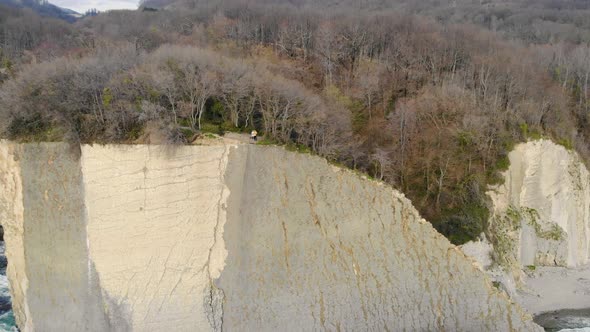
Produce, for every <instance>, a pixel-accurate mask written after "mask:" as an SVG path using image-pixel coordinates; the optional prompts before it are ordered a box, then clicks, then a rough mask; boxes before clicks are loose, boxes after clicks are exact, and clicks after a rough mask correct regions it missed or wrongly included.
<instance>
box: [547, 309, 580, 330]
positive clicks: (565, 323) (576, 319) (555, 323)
mask: <svg viewBox="0 0 590 332" xmlns="http://www.w3.org/2000/svg"><path fill="white" fill-rule="evenodd" d="M535 322H536V323H537V324H539V325H541V326H543V327H544V328H545V331H549V332H557V331H559V332H590V308H589V309H577V310H574V309H565V310H558V311H551V312H546V313H544V314H541V315H538V316H536V317H535Z"/></svg>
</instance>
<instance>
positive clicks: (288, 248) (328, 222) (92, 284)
mask: <svg viewBox="0 0 590 332" xmlns="http://www.w3.org/2000/svg"><path fill="white" fill-rule="evenodd" d="M0 222H1V223H2V225H3V226H4V229H5V239H6V254H7V257H8V264H9V265H8V277H9V280H10V282H11V292H12V295H13V305H14V311H15V316H16V319H17V323H18V325H19V327H20V328H21V330H23V331H163V330H174V331H195V330H199V331H206V330H211V331H221V330H227V331H247V330H260V331H271V330H287V331H288V330H412V331H433V330H439V331H474V330H483V331H540V330H541V328H540V327H539V326H537V325H535V324H534V323H533V322H532V320H531V317H530V316H529V315H528V314H526V313H525V312H524V311H523V310H522V309H521V308H520V307H519V306H518V305H516V304H513V303H511V301H510V300H509V299H508V298H507V296H506V295H505V294H504V293H501V292H499V291H498V290H497V289H496V288H495V287H493V286H492V284H491V283H490V281H489V280H488V279H487V277H486V276H485V275H484V273H483V272H481V271H479V270H478V269H477V268H476V267H475V265H474V263H473V261H472V260H471V259H469V258H466V257H465V256H464V255H463V253H462V252H461V251H459V250H458V249H457V248H456V247H454V246H453V245H451V244H450V243H449V242H448V241H447V240H446V239H445V238H444V237H443V236H441V235H439V234H438V233H437V232H436V231H435V230H434V229H433V228H432V227H431V226H430V224H429V223H428V222H426V221H424V220H423V219H422V218H420V216H419V215H418V213H417V211H416V210H415V209H414V208H413V206H412V205H411V203H410V202H409V201H408V200H407V199H406V198H404V197H403V195H401V194H400V193H398V192H397V191H395V190H393V189H392V188H390V187H388V186H386V185H383V184H381V183H378V182H375V181H370V180H367V179H363V178H362V177H361V176H358V175H356V174H354V173H353V172H350V171H347V170H343V169H341V168H338V167H335V166H332V165H330V164H328V163H327V162H326V161H325V160H323V159H321V158H318V157H313V156H310V155H304V154H296V153H291V152H287V151H285V150H284V149H282V148H279V147H261V146H254V145H247V144H245V145H244V144H229V143H227V142H225V143H223V142H220V144H216V145H211V146H182V147H166V146H145V145H137V146H120V145H107V146H98V145H95V146H89V145H84V146H82V147H81V154H79V153H73V152H72V150H71V149H70V148H69V147H67V146H66V145H64V144H59V143H51V144H50V143H44V144H15V143H11V142H6V141H4V142H1V143H0Z"/></svg>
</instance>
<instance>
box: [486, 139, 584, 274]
mask: <svg viewBox="0 0 590 332" xmlns="http://www.w3.org/2000/svg"><path fill="white" fill-rule="evenodd" d="M509 159H510V167H509V169H508V170H507V171H506V172H505V173H504V179H505V181H504V183H503V184H502V185H499V186H497V187H495V188H493V190H491V191H490V192H489V193H488V195H489V196H490V197H491V198H492V201H493V206H494V211H493V215H494V217H493V218H492V219H491V220H490V232H491V233H492V234H493V236H495V237H496V240H497V241H496V244H498V243H499V244H500V246H501V247H502V248H495V249H496V251H497V252H498V254H499V255H500V256H501V257H503V258H505V259H506V261H510V260H513V261H514V262H518V264H519V265H520V266H533V265H534V266H563V267H578V266H582V265H585V264H587V263H588V262H589V261H588V259H589V256H590V175H589V173H588V170H587V169H586V167H585V165H584V164H583V162H582V161H581V159H580V158H579V157H578V156H577V154H576V153H575V152H573V151H569V150H567V149H565V148H564V147H562V146H560V145H556V144H555V143H553V142H551V141H549V140H538V141H532V142H528V143H526V144H519V145H517V146H516V148H515V149H514V150H513V151H512V152H510V154H509ZM504 244H506V245H504ZM501 251H505V252H501ZM510 256H512V258H510Z"/></svg>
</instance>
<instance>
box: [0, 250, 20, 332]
mask: <svg viewBox="0 0 590 332" xmlns="http://www.w3.org/2000/svg"><path fill="white" fill-rule="evenodd" d="M8 286H9V284H8V278H7V277H6V256H5V255H4V241H0V332H14V331H18V329H17V328H16V323H15V322H14V315H13V314H12V304H11V299H10V290H9V289H8Z"/></svg>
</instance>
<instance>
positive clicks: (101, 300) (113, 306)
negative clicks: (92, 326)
mask: <svg viewBox="0 0 590 332" xmlns="http://www.w3.org/2000/svg"><path fill="white" fill-rule="evenodd" d="M89 278H90V289H91V293H94V294H92V295H91V298H92V297H94V296H96V298H98V301H96V302H94V303H96V304H98V305H99V306H100V305H101V304H102V307H100V308H92V304H90V306H91V307H90V308H88V309H89V312H88V314H89V316H90V315H94V316H103V317H96V318H95V319H91V318H90V319H89V320H91V321H92V320H95V321H99V322H100V321H104V322H106V325H107V327H106V329H105V330H106V331H121V332H123V331H132V326H131V322H130V317H131V309H130V307H129V305H128V304H127V302H126V299H116V298H113V297H111V296H109V295H108V294H107V293H105V292H103V291H102V287H100V277H99V276H98V273H96V268H95V267H94V262H92V263H91V269H90V275H89Z"/></svg>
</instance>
